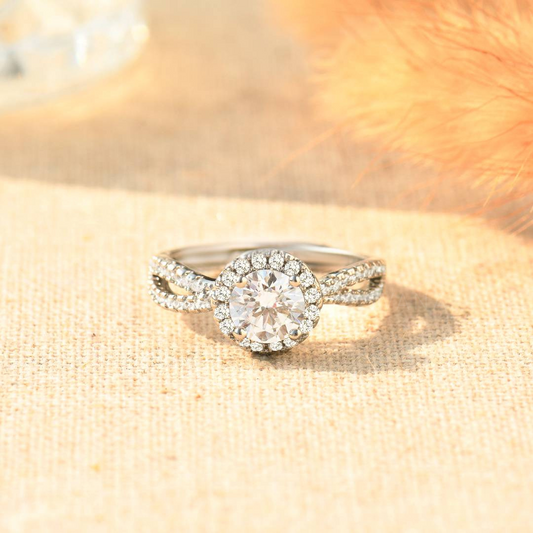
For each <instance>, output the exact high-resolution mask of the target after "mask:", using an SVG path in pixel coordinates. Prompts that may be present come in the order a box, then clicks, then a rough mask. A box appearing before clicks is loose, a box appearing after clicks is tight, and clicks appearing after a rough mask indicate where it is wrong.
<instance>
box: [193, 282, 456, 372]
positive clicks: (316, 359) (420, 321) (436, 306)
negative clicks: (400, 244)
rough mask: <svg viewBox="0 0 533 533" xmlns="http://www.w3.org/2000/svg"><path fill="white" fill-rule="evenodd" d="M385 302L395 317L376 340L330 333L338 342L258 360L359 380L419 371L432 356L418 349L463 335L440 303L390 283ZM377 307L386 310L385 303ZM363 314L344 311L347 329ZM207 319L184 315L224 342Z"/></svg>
mask: <svg viewBox="0 0 533 533" xmlns="http://www.w3.org/2000/svg"><path fill="white" fill-rule="evenodd" d="M385 297H386V298H387V299H388V301H389V312H388V314H387V316H386V317H385V318H384V319H383V320H382V321H381V324H380V325H379V326H376V331H375V332H374V333H372V334H371V335H370V336H367V337H364V338H355V339H353V340H346V339H342V340H335V338H334V337H333V335H334V333H330V335H331V337H332V338H331V339H328V340H320V341H314V340H313V338H312V337H311V338H310V339H309V340H308V341H307V342H305V343H304V344H302V345H301V346H298V347H296V348H294V349H292V350H289V351H288V352H282V353H280V354H278V355H274V356H262V355H260V354H257V355H253V356H252V357H253V358H254V359H256V360H260V361H265V362H268V363H269V364H270V365H271V366H272V367H273V368H276V369H280V370H281V369H283V370H285V369H286V370H296V369H301V368H307V369H311V370H315V371H328V372H348V373H356V374H368V373H377V372H390V371H397V370H408V371H417V370H418V369H419V368H420V366H421V365H423V364H426V363H427V361H428V356H427V355H422V354H420V353H418V351H417V348H419V347H421V346H429V345H431V344H434V343H436V342H439V341H442V340H444V339H446V338H448V337H451V336H453V335H454V334H455V333H456V332H457V331H458V322H457V318H456V317H454V316H453V315H452V313H451V312H450V310H449V309H448V308H447V306H446V305H445V304H443V303H441V302H439V301H438V300H436V299H435V298H432V297H430V296H428V295H426V294H424V293H422V292H419V291H415V290H412V289H408V288H406V287H403V286H401V285H397V284H393V283H390V284H389V285H388V286H387V289H386V292H385ZM377 305H380V304H379V302H378V304H377ZM358 310H360V308H359V309H357V308H345V309H343V311H346V313H345V316H346V327H349V325H350V324H353V323H354V321H356V320H357V319H358V318H359V317H357V316H356V315H357V311H358ZM204 318H205V317H203V316H199V315H184V319H185V320H184V321H185V323H186V324H187V326H188V327H190V329H192V330H193V331H194V332H195V333H197V334H198V335H201V336H204V337H207V338H210V339H213V340H215V339H216V340H221V338H220V335H221V334H220V331H219V329H218V327H217V325H216V323H215V321H214V320H212V321H209V325H207V324H206V323H205V321H204ZM374 320H379V319H378V318H372V317H370V318H369V324H368V327H370V328H372V329H373V324H372V322H373V321H374ZM359 325H360V323H359ZM354 329H355V328H354ZM354 333H355V332H354ZM226 340H227V339H226ZM228 342H232V341H228Z"/></svg>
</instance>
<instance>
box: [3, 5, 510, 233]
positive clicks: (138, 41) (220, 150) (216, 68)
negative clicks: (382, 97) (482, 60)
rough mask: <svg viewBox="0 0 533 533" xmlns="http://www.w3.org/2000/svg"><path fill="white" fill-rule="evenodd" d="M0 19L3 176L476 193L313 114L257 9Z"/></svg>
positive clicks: (411, 205) (423, 195) (442, 206)
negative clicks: (354, 136)
mask: <svg viewBox="0 0 533 533" xmlns="http://www.w3.org/2000/svg"><path fill="white" fill-rule="evenodd" d="M333 7H334V6H332V8H333ZM0 24H1V25H0V30H1V31H0V37H1V41H0V43H1V45H0V46H1V47H0V75H1V77H0V108H1V110H2V113H3V114H2V116H1V119H0V172H1V173H3V174H4V175H6V176H12V177H17V176H19V177H24V178H28V179H35V180H44V181H53V182H61V183H68V184H77V185H84V186H92V187H107V188H121V189H131V190H143V191H159V192H168V193H178V194H182V195H193V196H194V195H207V196H212V195H215V196H218V195H222V196H228V197H245V198H261V199H283V200H288V201H295V202H313V203H319V204H338V205H350V206H359V207H368V206H370V207H380V208H387V209H388V208H393V209H408V210H422V211H423V210H433V211H452V212H454V213H470V214H471V213H473V212H475V211H477V209H478V208H479V207H480V206H482V205H483V202H484V200H485V199H486V198H487V196H488V195H489V193H488V192H487V190H486V189H481V190H479V189H476V190H473V187H471V186H469V185H466V186H464V185H463V186H461V187H455V186H454V185H453V184H452V183H450V182H449V181H448V182H447V181H446V178H447V177H448V176H446V175H445V176H444V177H443V175H442V173H439V172H437V171H436V170H435V168H434V167H433V168H425V169H424V168H420V167H417V166H415V165H413V164H412V162H411V161H410V160H409V158H407V161H404V160H402V159H399V158H398V156H397V154H395V153H394V152H388V151H387V150H386V149H383V147H382V146H380V145H379V143H376V142H373V140H372V139H370V140H367V139H366V138H365V135H360V136H359V137H357V138H356V139H354V138H353V136H352V135H350V134H347V133H346V131H345V128H344V127H343V125H342V124H339V123H338V122H336V121H334V120H327V119H324V118H320V115H319V113H318V112H317V105H315V98H314V94H315V92H316V91H315V88H314V86H313V84H312V82H311V81H310V80H312V79H313V73H312V70H311V66H310V65H309V61H308V60H307V57H306V54H307V52H306V49H305V47H304V46H301V45H300V44H299V43H297V42H295V40H294V39H293V38H292V36H291V34H290V32H288V31H287V29H286V27H285V26H283V25H282V24H280V17H279V9H277V8H275V6H274V5H273V3H270V2H260V1H257V2H247V1H244V0H243V1H240V0H237V1H235V2H232V3H231V4H223V3H221V2H220V1H217V0H200V1H197V2H194V3H191V4H187V5H186V6H185V4H183V3H182V2H165V1H162V0H156V1H153V2H149V3H148V4H147V5H142V4H141V3H140V2H139V1H138V0H98V1H95V2H90V3H87V2H82V1H76V0H46V1H30V0H3V2H2V4H1V5H0ZM148 34H150V38H149V39H148ZM132 60H134V61H133V62H132ZM103 78H105V79H103ZM363 83H364V82H363ZM377 98H378V99H379V95H377ZM38 104H40V105H38ZM514 208H515V206H513V207H512V209H514ZM487 211H488V215H489V217H490V218H498V217H494V216H493V214H494V210H493V209H488V210H487ZM507 211H508V212H510V211H511V208H509V209H507ZM481 212H482V213H483V215H485V214H486V213H485V211H484V210H483V209H481ZM500 214H501V213H498V216H499V215H500ZM504 214H505V213H504ZM498 220H499V219H498ZM508 223H509V219H505V218H504V219H503V222H502V225H503V226H505V225H507V224H508Z"/></svg>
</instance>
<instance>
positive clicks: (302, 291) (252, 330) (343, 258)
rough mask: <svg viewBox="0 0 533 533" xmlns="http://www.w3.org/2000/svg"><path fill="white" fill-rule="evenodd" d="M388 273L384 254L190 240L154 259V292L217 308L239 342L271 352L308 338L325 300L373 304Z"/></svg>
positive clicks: (183, 305) (180, 305)
mask: <svg viewBox="0 0 533 533" xmlns="http://www.w3.org/2000/svg"><path fill="white" fill-rule="evenodd" d="M224 264H225V265H226V266H225V267H223V269H222V271H220V268H221V267H222V266H223V265H224ZM217 267H218V270H216V271H215V272H212V271H213V269H215V268H217ZM385 271H386V266H385V261H383V260H382V259H373V258H369V257H364V256H357V255H354V254H352V253H350V252H346V251H344V250H338V249H336V248H331V247H329V246H322V245H315V244H307V243H275V244H265V243H252V244H237V245H235V244H220V245H211V246H193V247H187V248H180V249H177V250H171V251H169V252H164V253H161V254H158V255H156V256H154V257H153V258H152V260H151V262H150V274H149V291H150V295H151V296H152V299H153V300H154V301H155V302H156V303H157V304H159V305H160V306H161V307H164V308H165V309H169V310H172V311H180V312H185V313H191V312H202V311H213V314H214V317H215V320H216V321H217V322H218V325H219V327H220V330H221V331H222V333H223V334H224V335H226V336H227V337H229V338H231V339H233V340H234V341H235V342H237V343H238V345H239V346H240V347H241V348H244V349H246V350H249V351H252V352H261V353H264V354H270V353H272V352H279V351H284V350H288V349H290V348H293V347H294V346H296V345H297V344H300V343H301V342H303V341H304V340H305V339H307V337H308V336H309V334H310V333H311V331H312V330H313V328H314V327H315V326H316V325H317V323H318V321H319V318H320V311H321V309H322V306H323V305H324V304H340V305H352V306H360V305H369V304H372V303H374V302H376V301H377V300H378V299H379V298H380V296H381V294H382V293H383V287H384V284H385ZM216 272H219V273H218V274H216ZM211 275H213V277H211Z"/></svg>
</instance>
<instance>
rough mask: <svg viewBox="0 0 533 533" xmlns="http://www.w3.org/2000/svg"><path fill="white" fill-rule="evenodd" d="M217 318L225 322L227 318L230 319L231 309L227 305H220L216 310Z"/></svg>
mask: <svg viewBox="0 0 533 533" xmlns="http://www.w3.org/2000/svg"><path fill="white" fill-rule="evenodd" d="M215 318H216V319H217V320H224V319H225V318H229V307H228V306H227V305H225V304H222V305H219V306H218V307H217V308H216V309H215Z"/></svg>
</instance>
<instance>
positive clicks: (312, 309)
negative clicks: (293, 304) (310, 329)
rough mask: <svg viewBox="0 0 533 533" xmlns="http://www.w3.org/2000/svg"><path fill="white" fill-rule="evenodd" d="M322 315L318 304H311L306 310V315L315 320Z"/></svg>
mask: <svg viewBox="0 0 533 533" xmlns="http://www.w3.org/2000/svg"><path fill="white" fill-rule="evenodd" d="M319 316H320V309H319V308H318V307H317V306H316V305H310V306H309V307H308V308H307V309H306V310H305V317H306V318H308V319H309V320H312V321H313V322H314V321H315V320H316V319H317V318H318V317H319Z"/></svg>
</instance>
